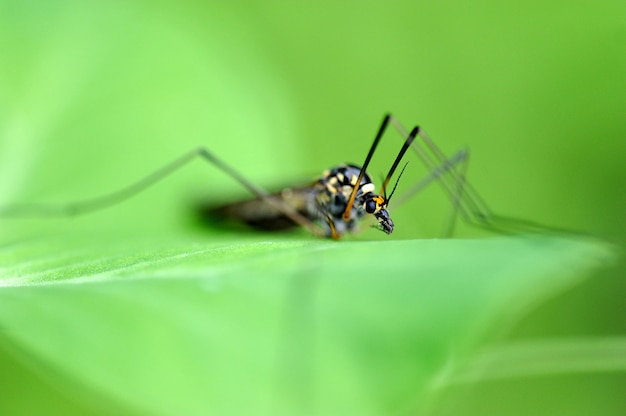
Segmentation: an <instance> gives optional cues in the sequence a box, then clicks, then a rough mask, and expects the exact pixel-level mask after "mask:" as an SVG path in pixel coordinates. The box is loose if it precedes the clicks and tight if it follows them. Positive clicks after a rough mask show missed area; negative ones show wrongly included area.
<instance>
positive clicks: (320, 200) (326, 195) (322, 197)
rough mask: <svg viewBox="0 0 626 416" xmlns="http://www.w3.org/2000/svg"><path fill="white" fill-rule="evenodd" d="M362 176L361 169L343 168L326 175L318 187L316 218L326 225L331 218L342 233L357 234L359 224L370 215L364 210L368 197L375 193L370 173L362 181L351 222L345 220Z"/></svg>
mask: <svg viewBox="0 0 626 416" xmlns="http://www.w3.org/2000/svg"><path fill="white" fill-rule="evenodd" d="M360 173H361V169H360V168H359V167H357V166H354V165H340V166H337V167H336V168H333V169H331V170H328V171H326V172H324V176H323V177H322V178H320V179H319V180H318V182H317V183H316V185H315V186H316V188H317V190H318V192H317V193H316V197H315V200H314V201H312V202H313V204H312V205H313V206H312V207H311V208H312V209H313V210H314V213H315V214H314V215H315V216H316V217H317V218H318V219H319V220H321V221H322V223H325V222H326V221H327V218H328V217H329V216H330V217H331V218H332V220H333V222H334V224H335V227H336V230H337V233H338V234H343V233H345V232H346V231H353V230H354V229H355V227H356V223H357V221H358V220H359V219H361V218H363V217H364V216H365V215H366V212H365V210H364V208H363V203H364V197H365V195H367V194H371V193H372V192H373V191H374V189H375V187H374V184H373V183H372V180H371V178H370V176H369V175H368V174H367V173H365V174H364V175H363V178H361V183H360V185H359V190H358V191H357V194H356V199H355V201H354V204H353V205H352V209H351V211H350V220H348V221H345V220H344V219H343V218H342V216H343V213H344V211H345V210H346V206H347V205H348V200H349V198H350V194H351V193H352V190H353V189H354V187H355V186H356V185H357V180H358V178H359V174H360Z"/></svg>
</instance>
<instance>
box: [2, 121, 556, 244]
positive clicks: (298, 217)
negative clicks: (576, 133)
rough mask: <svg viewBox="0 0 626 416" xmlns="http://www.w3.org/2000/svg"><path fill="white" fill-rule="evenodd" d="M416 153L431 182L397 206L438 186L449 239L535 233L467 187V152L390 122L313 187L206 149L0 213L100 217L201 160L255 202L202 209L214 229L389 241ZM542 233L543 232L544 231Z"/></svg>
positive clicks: (419, 186)
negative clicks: (380, 168)
mask: <svg viewBox="0 0 626 416" xmlns="http://www.w3.org/2000/svg"><path fill="white" fill-rule="evenodd" d="M390 125H392V126H393V127H394V128H395V130H397V132H398V133H399V135H400V137H401V138H402V139H403V144H402V147H401V149H400V151H399V152H398V153H397V156H396V158H395V160H394V161H393V163H392V164H391V167H390V168H389V171H388V173H387V175H386V176H385V177H384V178H383V180H382V183H381V186H380V189H379V190H378V192H376V185H375V184H374V183H373V180H372V177H371V176H370V175H369V174H368V173H367V169H368V167H369V165H370V161H371V160H372V157H373V156H374V154H375V152H376V149H377V147H378V145H379V142H380V141H381V139H382V137H383V136H384V135H385V132H386V131H387V130H388V127H389V126H390ZM409 149H413V150H414V153H415V154H416V155H417V156H418V158H419V160H420V162H421V163H422V164H423V165H424V166H425V167H426V169H427V171H428V174H427V175H426V176H424V177H422V178H421V180H419V181H418V182H416V183H414V184H413V185H412V186H411V187H410V188H409V189H408V190H406V191H405V192H404V194H403V195H401V196H400V197H399V198H397V201H395V200H394V201H395V202H396V203H397V204H398V205H399V204H401V203H403V202H405V201H406V200H408V199H409V198H410V197H412V196H413V195H414V194H416V193H417V192H419V191H420V190H422V189H423V188H424V187H426V186H427V185H429V184H431V183H432V182H438V183H439V184H440V185H441V187H442V189H443V190H444V192H445V194H446V195H447V197H448V199H449V200H450V202H451V204H452V208H453V209H452V215H451V217H450V219H449V221H448V224H447V226H446V233H445V234H446V236H449V235H451V234H452V232H453V227H454V221H455V217H456V215H457V214H458V215H459V216H460V217H461V219H462V220H464V221H465V222H467V223H469V224H472V225H476V226H480V227H483V228H486V229H489V230H493V231H499V232H509V231H511V230H513V229H514V228H520V227H521V228H522V229H529V228H532V229H535V228H536V227H540V226H536V225H534V224H532V223H530V222H527V221H521V220H514V219H510V218H505V217H499V216H495V215H494V214H492V213H491V211H490V210H489V208H488V207H487V206H486V204H485V203H484V202H483V200H482V199H481V198H480V196H479V195H478V194H477V192H476V191H475V190H474V189H473V188H472V187H471V186H470V184H469V183H468V182H467V180H466V178H465V172H466V170H467V165H468V159H469V151H468V150H467V149H461V150H460V151H457V152H456V153H454V154H453V155H452V156H451V157H447V156H445V155H444V153H443V152H442V151H441V150H440V149H439V147H438V146H437V145H435V143H434V142H433V141H432V140H431V139H430V138H429V137H428V136H427V135H426V133H425V132H424V130H422V129H421V128H420V127H417V126H416V127H414V128H413V129H412V130H411V131H410V132H408V131H407V130H406V129H405V128H404V127H403V126H402V124H401V123H400V122H399V121H398V120H397V119H396V118H395V117H394V116H392V115H391V114H387V115H385V116H384V118H383V120H382V123H381V125H380V128H379V130H378V132H377V134H376V136H375V138H374V141H373V143H372V145H371V146H370V148H369V151H368V153H367V155H366V157H365V160H364V162H363V163H362V164H361V165H360V166H359V165H354V164H341V165H338V166H335V167H333V168H332V169H329V170H326V171H324V172H323V174H322V176H321V177H320V178H318V179H317V180H315V181H312V182H309V183H306V184H305V185H303V186H294V187H288V188H284V189H281V190H280V191H278V192H275V193H270V192H267V191H265V190H264V189H263V188H261V187H259V186H258V185H256V184H254V183H253V182H252V181H251V180H249V179H248V178H246V177H244V176H243V175H242V174H241V173H240V172H239V171H238V170H237V169H235V168H234V167H233V166H231V165H230V164H228V163H226V162H224V160H223V159H221V158H219V157H217V156H216V155H215V154H213V153H212V152H211V151H210V150H209V149H207V148H204V147H199V148H196V149H194V150H192V151H190V152H189V153H187V154H185V155H183V156H182V157H180V158H178V159H176V160H174V161H173V162H171V163H170V164H168V165H165V166H164V167H162V168H160V169H158V170H157V171H155V172H153V173H152V174H150V175H148V176H146V177H144V178H143V179H141V180H139V181H138V182H135V183H133V184H131V185H130V186H128V187H126V188H123V189H121V190H118V191H115V192H112V193H109V194H106V195H103V196H99V197H95V198H91V199H86V200H82V201H77V202H72V203H68V204H59V205H48V204H23V205H12V206H7V207H4V208H1V209H0V216H1V217H66V216H67V217H71V216H78V215H82V214H87V213H89V212H93V211H97V210H100V209H103V208H105V207H108V206H112V205H115V204H118V203H120V202H122V201H124V200H126V199H128V198H130V197H132V196H134V195H136V194H137V193H139V192H141V191H143V190H144V189H146V188H148V187H150V186H151V185H153V184H155V183H156V182H158V181H160V180H161V179H163V178H165V177H167V176H169V175H170V174H172V173H173V172H175V171H177V170H178V169H180V168H181V167H183V166H185V165H187V164H188V163H189V162H191V161H193V160H194V159H197V158H200V159H202V160H204V161H206V162H208V163H209V164H211V165H213V166H214V167H217V168H218V169H220V170H222V171H223V172H225V173H226V174H227V175H228V176H230V177H231V178H233V179H234V180H236V181H237V182H239V184H241V185H242V186H243V187H245V188H246V189H247V190H248V191H250V192H251V193H252V194H253V195H254V197H253V198H252V199H248V200H243V201H236V202H231V203H228V204H223V205H215V204H204V205H203V206H201V207H200V209H199V213H200V215H201V216H202V218H203V219H205V220H208V221H213V222H219V221H223V220H227V221H234V222H242V223H245V224H248V225H250V226H252V227H254V228H258V229H262V230H284V229H289V228H292V227H294V226H302V227H304V228H306V229H307V230H309V231H310V232H311V233H312V234H313V235H316V236H318V237H327V238H332V239H339V238H340V237H341V236H342V235H344V234H346V233H353V232H356V231H357V229H358V223H359V222H361V221H362V220H365V219H366V218H367V217H370V218H373V219H374V227H375V228H377V229H378V230H380V231H383V232H384V233H386V234H391V233H392V232H393V231H394V227H395V224H394V222H393V219H392V217H391V214H390V208H389V204H390V201H391V200H392V197H393V196H394V194H395V191H396V188H397V186H398V183H399V182H400V179H401V177H402V174H403V172H404V170H405V168H406V167H407V165H408V162H405V164H404V166H403V168H402V169H401V170H400V172H399V174H398V175H397V177H396V178H395V182H394V185H393V187H392V188H391V192H388V190H389V188H390V183H391V181H392V179H393V177H394V175H395V174H396V172H397V170H398V169H397V168H398V166H399V165H400V164H401V163H402V161H403V158H405V155H406V152H407V150H409ZM540 228H544V227H540Z"/></svg>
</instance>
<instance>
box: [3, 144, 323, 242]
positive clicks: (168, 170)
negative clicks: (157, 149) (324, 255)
mask: <svg viewBox="0 0 626 416" xmlns="http://www.w3.org/2000/svg"><path fill="white" fill-rule="evenodd" d="M198 157H199V158H201V159H202V160H204V161H206V162H209V163H210V164H212V165H213V166H215V167H217V168H218V169H220V170H221V171H223V172H224V173H226V174H227V175H229V176H230V177H232V178H233V179H235V180H236V181H237V182H239V183H240V184H241V185H242V186H243V187H244V188H246V189H248V190H249V191H250V192H252V193H253V194H254V195H255V196H257V197H259V198H261V199H263V200H264V201H265V202H267V203H268V204H269V205H271V206H273V207H274V208H275V209H277V210H279V211H280V212H282V213H284V214H285V215H286V216H287V217H289V218H290V219H291V220H293V221H294V222H295V223H297V224H299V225H301V226H303V227H305V228H307V229H308V230H309V231H311V232H312V233H313V234H315V235H317V236H320V237H323V236H324V232H323V231H322V230H321V229H320V228H319V227H317V226H316V225H315V224H313V223H312V222H311V221H310V220H309V219H308V218H305V217H304V216H302V215H301V214H300V213H298V212H297V211H296V210H295V209H293V208H292V207H291V206H289V205H288V204H286V203H285V202H284V201H282V200H280V199H278V198H275V197H272V196H271V195H270V194H269V193H268V192H266V191H265V190H263V189H262V188H260V187H258V186H256V185H254V184H253V183H252V182H251V181H249V180H248V179H247V178H245V177H244V176H243V175H241V174H240V173H239V172H238V171H236V170H235V169H234V168H232V167H231V166H230V165H228V164H227V163H226V162H224V161H222V160H221V159H219V158H218V157H217V156H215V155H214V154H213V153H211V152H209V150H207V149H206V148H203V147H200V148H197V149H194V150H192V151H190V152H188V153H186V154H184V155H183V156H181V157H179V158H178V159H176V160H174V161H173V162H171V163H169V164H167V165H165V166H163V167H162V168H160V169H158V170H156V171H155V172H153V173H151V174H149V175H148V176H146V177H144V178H143V179H140V180H139V181H137V182H135V183H133V184H131V185H129V186H127V187H125V188H122V189H120V190H118V191H115V192H111V193H109V194H105V195H102V196H99V197H95V198H91V199H86V200H83V201H77V202H71V203H68V204H59V205H52V204H24V205H13V206H8V207H4V208H0V217H72V216H78V215H83V214H87V213H90V212H93V211H97V210H100V209H103V208H106V207H109V206H113V205H116V204H118V203H120V202H123V201H125V200H127V199H129V198H131V197H133V196H134V195H136V194H138V193H140V192H142V191H143V190H145V189H147V188H149V187H150V186H152V185H154V184H155V183H157V182H159V181H160V180H162V179H164V178H166V177H167V176H169V175H170V174H172V173H174V172H175V171H177V170H179V169H180V168H182V167H183V166H186V165H187V164H188V163H190V162H191V161H192V160H194V159H196V158H198Z"/></svg>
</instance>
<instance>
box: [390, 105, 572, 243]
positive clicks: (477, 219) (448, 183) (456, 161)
mask: <svg viewBox="0 0 626 416" xmlns="http://www.w3.org/2000/svg"><path fill="white" fill-rule="evenodd" d="M390 122H391V123H392V124H393V126H394V127H395V128H396V130H397V131H398V132H399V133H400V135H401V136H402V138H403V139H404V138H406V137H407V135H408V134H407V131H406V129H405V128H404V127H403V126H402V124H401V123H400V122H399V121H398V120H397V119H396V118H395V117H391V119H390ZM419 137H420V139H421V140H420V141H419V142H417V141H416V142H413V144H412V146H411V147H412V148H413V150H414V151H415V153H416V154H417V155H418V157H419V158H420V160H421V161H422V163H423V164H424V166H426V168H427V169H428V170H429V174H428V175H427V176H426V177H425V178H423V179H422V180H421V181H419V182H418V183H417V184H415V185H414V186H413V187H412V188H411V189H409V190H408V191H406V192H405V194H404V195H403V196H402V197H401V198H399V199H400V201H396V202H400V203H401V202H404V201H406V200H408V199H409V198H410V197H412V196H413V195H415V194H416V193H417V192H419V191H420V190H421V189H423V188H424V187H425V186H427V185H428V184H430V183H431V182H433V181H434V180H437V182H438V183H439V184H440V185H441V187H442V188H443V190H444V192H445V193H446V194H447V195H448V197H449V198H450V201H451V202H452V204H453V207H454V209H455V210H456V211H457V212H458V214H459V215H460V216H461V219H463V221H464V222H466V223H467V224H469V225H473V226H478V227H482V228H487V229H489V230H491V231H494V232H499V233H504V234H510V233H517V232H557V233H567V234H576V235H580V233H579V232H575V231H571V230H564V229H559V228H555V227H548V226H544V225H540V224H537V223H535V222H532V221H526V220H522V219H517V218H511V217H504V216H500V215H496V214H494V213H493V212H492V211H491V209H490V208H489V206H488V205H487V204H486V203H485V201H484V200H483V199H482V197H481V196H480V195H479V194H478V192H477V191H476V190H475V188H474V187H473V186H472V185H471V184H470V183H469V182H468V181H467V180H466V178H465V173H466V170H467V168H468V165H469V150H468V149H462V150H460V151H458V152H457V153H455V154H454V155H453V156H452V157H449V158H448V157H446V156H445V154H444V153H443V152H442V151H441V150H440V149H439V147H438V146H437V145H436V144H435V143H434V142H433V141H432V140H431V139H430V137H428V135H427V134H426V132H424V131H423V130H420V132H419ZM420 143H421V144H422V146H420Z"/></svg>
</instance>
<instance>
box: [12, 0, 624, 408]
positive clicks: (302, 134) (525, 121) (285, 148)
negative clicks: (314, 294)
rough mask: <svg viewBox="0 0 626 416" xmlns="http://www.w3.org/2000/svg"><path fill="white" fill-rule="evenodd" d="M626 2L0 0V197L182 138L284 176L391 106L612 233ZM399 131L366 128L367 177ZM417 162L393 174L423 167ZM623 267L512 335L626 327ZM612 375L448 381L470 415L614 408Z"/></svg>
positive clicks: (68, 187)
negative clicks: (376, 147)
mask: <svg viewBox="0 0 626 416" xmlns="http://www.w3.org/2000/svg"><path fill="white" fill-rule="evenodd" d="M625 15H626V6H625V5H624V2H619V1H595V2H585V1H579V2H565V1H552V2H538V1H530V2H524V3H520V4H518V3H511V4H504V3H501V2H493V1H478V2H471V3H468V2H462V1H446V2H417V1H397V2H395V1H394V2H386V3H384V2H341V3H340V4H339V3H338V2H323V1H322V2H314V3H312V4H301V3H298V2H288V1H272V0H269V1H263V2H255V1H245V2H244V1H232V2H229V3H228V4H226V3H225V2H201V1H185V2H166V1H108V2H92V1H64V0H60V1H55V2H45V1H29V2H24V1H11V0H2V1H0V204H3V205H4V204H10V203H14V202H61V201H68V200H76V199H81V198H83V197H89V196H95V195H99V194H101V193H102V192H104V191H109V190H115V189H117V188H119V187H121V186H123V185H126V184H128V183H129V182H131V181H133V180H135V179H138V178H140V177H142V176H143V175H145V174H146V173H147V172H150V171H152V170H153V169H154V168H156V167H158V166H161V165H162V164H164V163H165V162H168V161H170V160H172V159H173V158H174V157H176V156H178V155H182V154H183V153H185V152H186V151H188V150H190V149H192V148H194V147H196V146H198V145H205V146H207V147H208V148H210V149H211V150H213V151H214V152H215V153H216V154H218V155H220V156H221V157H222V158H223V159H225V160H227V161H228V162H230V163H231V164H233V165H235V166H236V167H237V169H239V170H240V171H242V172H243V173H244V174H246V175H247V176H248V177H250V178H252V179H253V180H254V182H255V183H257V184H260V185H263V186H266V187H268V188H273V187H277V186H282V185H285V184H294V183H296V184H297V183H299V182H301V181H308V180H309V179H310V178H312V177H315V175H318V174H319V172H321V171H322V170H323V169H326V168H328V167H331V166H333V165H335V164H337V163H339V162H354V163H361V161H362V159H363V158H364V156H365V153H366V152H367V150H368V146H369V145H370V143H371V140H372V138H373V136H374V133H375V132H376V129H377V128H378V125H379V123H380V121H381V119H382V117H383V115H384V114H385V113H386V112H393V113H394V114H395V115H396V116H397V117H398V118H399V119H400V120H401V121H402V122H403V123H404V124H405V125H406V126H407V127H409V128H410V127H412V125H414V124H419V125H420V126H422V127H423V128H424V129H425V130H426V131H427V132H428V133H429V134H430V136H431V137H432V138H433V139H434V140H435V141H436V142H437V143H438V144H439V145H440V146H441V148H442V149H444V151H445V152H446V153H448V154H451V153H453V152H454V151H455V150H458V149H460V148H463V147H464V146H469V148H470V149H471V152H472V153H471V155H472V156H471V163H470V167H469V180H470V181H471V183H472V184H473V185H474V187H475V188H476V189H478V191H479V192H480V194H481V195H482V196H483V197H484V199H485V200H486V201H488V203H489V204H490V206H491V207H492V208H493V210H494V211H496V212H497V213H500V214H503V215H510V216H515V217H520V218H525V219H529V220H533V221H537V222H540V223H544V224H549V225H552V226H558V227H565V228H570V229H575V230H580V231H584V232H588V233H591V234H593V235H596V236H598V237H601V238H603V239H606V240H609V241H612V242H615V243H617V244H618V245H622V244H623V242H624V236H625V235H626V216H625V215H624V214H625V213H626V192H625V191H626V167H625V164H624V156H625V155H626V140H625V137H626V118H625V117H624V110H625V109H626V108H625V107H626V104H625V102H626V101H625V98H626V77H625V76H624V74H625V73H626V54H625V53H624V52H625V51H624V42H625V41H626V24H625V23H624V16H625ZM399 146H400V141H399V140H398V139H396V138H389V139H386V140H385V141H384V142H383V143H382V144H381V146H380V151H379V152H378V153H377V154H376V157H375V158H374V161H373V162H372V165H371V168H370V171H371V173H372V174H373V175H374V176H375V177H378V175H379V173H383V172H386V170H387V169H388V166H389V163H391V161H392V160H393V158H394V157H395V153H396V152H397V150H398V147H399ZM412 160H413V162H412V163H411V164H409V167H408V168H407V171H406V173H405V174H404V176H403V180H402V182H401V184H400V186H399V188H400V190H399V192H401V191H402V189H406V188H407V187H408V186H410V184H411V183H412V182H413V181H417V180H418V178H419V177H421V175H424V174H425V171H424V170H423V169H422V168H421V167H420V166H419V163H417V161H416V160H414V158H413V159H412ZM242 195H245V192H244V191H242V190H241V189H240V188H239V187H238V186H237V185H236V184H234V183H233V182H232V180H230V179H228V178H227V177H225V176H224V175H223V174H221V173H219V172H217V171H216V170H215V169H213V168H211V167H208V166H204V165H203V164H202V163H200V162H198V163H195V164H193V165H192V166H189V168H187V169H185V170H183V171H181V172H179V173H177V174H176V175H175V176H172V177H170V178H168V179H167V180H166V181H164V182H163V183H161V184H159V185H157V186H155V187H154V188H151V189H150V190H149V191H146V192H145V193H143V194H141V195H139V196H138V197H137V198H134V199H133V200H132V201H128V202H127V203H124V204H123V205H122V206H119V207H115V208H112V209H111V210H112V212H109V213H99V214H95V215H94V216H93V217H90V218H88V219H85V220H83V219H81V221H84V222H85V223H87V222H89V223H92V224H91V225H90V226H92V227H94V229H106V228H108V227H110V226H111V223H110V221H113V220H115V221H120V219H122V221H126V223H125V224H123V226H124V227H127V226H129V225H130V224H132V227H134V228H135V229H142V228H143V229H151V230H152V229H176V228H180V227H187V226H188V225H189V224H188V223H189V220H188V219H187V217H186V216H187V215H188V205H189V203H190V202H192V201H194V200H197V199H198V198H202V197H205V198H215V199H216V200H222V199H223V200H227V199H229V198H234V197H237V196H242ZM448 207H449V203H448V202H447V201H446V199H445V197H444V195H443V194H442V193H441V192H440V190H439V189H437V188H436V187H432V189H428V190H427V191H425V192H424V193H422V194H420V195H418V196H416V197H415V198H414V199H413V200H412V201H411V202H410V203H407V204H406V205H404V206H402V207H400V208H399V209H398V210H397V211H396V212H394V220H395V222H396V226H397V231H396V233H394V236H393V237H394V238H400V239H407V238H422V237H424V238H429V237H436V236H439V235H440V233H441V230H442V227H443V224H444V222H445V218H446V215H447V214H448V212H449V208H448ZM36 224H37V225H36V227H35V226H33V225H32V223H24V222H18V223H14V222H12V221H6V220H5V221H3V222H2V223H0V227H1V228H0V233H2V241H1V242H2V244H10V243H12V242H14V241H19V240H20V239H23V238H27V237H26V236H28V237H32V236H36V235H38V233H40V232H42V231H41V230H42V229H43V230H47V229H48V228H50V230H52V231H54V230H58V229H59V227H62V225H59V223H58V222H52V225H49V224H47V223H43V222H38V223H36ZM374 234H375V231H365V232H364V233H363V234H361V235H360V236H359V237H357V238H364V239H369V238H381V236H379V235H378V234H376V235H374ZM459 235H460V236H461V237H472V236H474V235H476V231H475V230H472V229H470V228H468V227H461V229H460V231H459ZM382 237H384V236H382ZM564 266H566V265H564ZM623 270H624V264H623V260H622V262H621V263H619V264H618V265H617V266H615V267H614V268H612V269H610V270H605V271H603V272H602V274H601V275H598V276H596V277H597V278H596V279H592V280H590V281H588V282H586V283H583V284H581V285H579V286H577V287H576V288H573V289H571V290H570V291H568V292H567V293H564V294H562V295H560V296H559V297H557V298H554V299H551V300H550V301H548V302H546V303H543V304H541V305H539V306H538V307H537V308H535V309H534V310H533V311H531V312H530V313H529V314H528V316H527V317H526V318H525V319H524V320H523V321H522V322H521V323H520V324H519V326H518V327H517V328H516V330H515V331H514V333H513V334H511V337H512V338H519V339H532V338H535V337H556V338H559V337H584V336H590V335H593V336H615V335H623V334H624V331H625V330H626V328H625V325H624V324H625V321H624V316H626V310H625V308H624V305H623V303H624V302H623V298H624V293H626V290H625V289H626V287H625V283H624V278H623ZM6 362H7V361H5V364H4V368H5V369H7V368H8V370H6V371H10V370H11V368H12V367H11V366H13V364H12V363H9V364H6ZM13 371H14V372H15V374H20V372H23V369H20V368H14V369H13ZM5 374H7V373H5ZM16 377H17V376H16ZM619 385H622V386H623V385H624V378H623V373H617V374H615V373H611V374H610V375H606V374H599V375H594V376H589V375H586V376H584V377H583V376H578V375H573V376H563V377H555V378H542V379H540V380H537V379H536V378H530V379H528V380H521V381H520V380H516V381H515V382H510V383H506V382H501V383H495V384H489V383H484V385H478V386H477V387H475V389H474V390H473V392H472V394H471V395H466V394H457V395H455V392H454V391H451V392H449V394H450V395H452V396H454V400H451V401H452V402H454V403H458V406H459V408H463V409H465V411H466V414H515V413H513V412H514V411H517V412H518V414H543V413H541V412H545V414H555V412H556V413H564V412H566V413H568V414H588V413H587V411H590V410H592V409H594V405H595V404H596V403H598V402H602V403H603V406H605V407H604V408H603V409H604V410H605V411H606V412H614V413H615V414H618V413H619V411H620V410H622V407H621V406H622V405H623V403H620V401H619V398H618V397H616V396H619V394H617V393H616V392H617V391H619V390H618V389H617V388H616V386H619ZM622 391H623V390H622ZM622 400H623V399H622ZM539 402H541V403H543V404H540V403H539ZM544 404H545V406H544ZM444 410H445V409H443V410H442V414H447V413H445V411H444ZM576 412H578V413H576ZM433 413H434V414H437V411H436V410H433ZM453 413H454V412H453ZM456 414H458V413H456ZM605 414H609V413H605Z"/></svg>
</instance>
